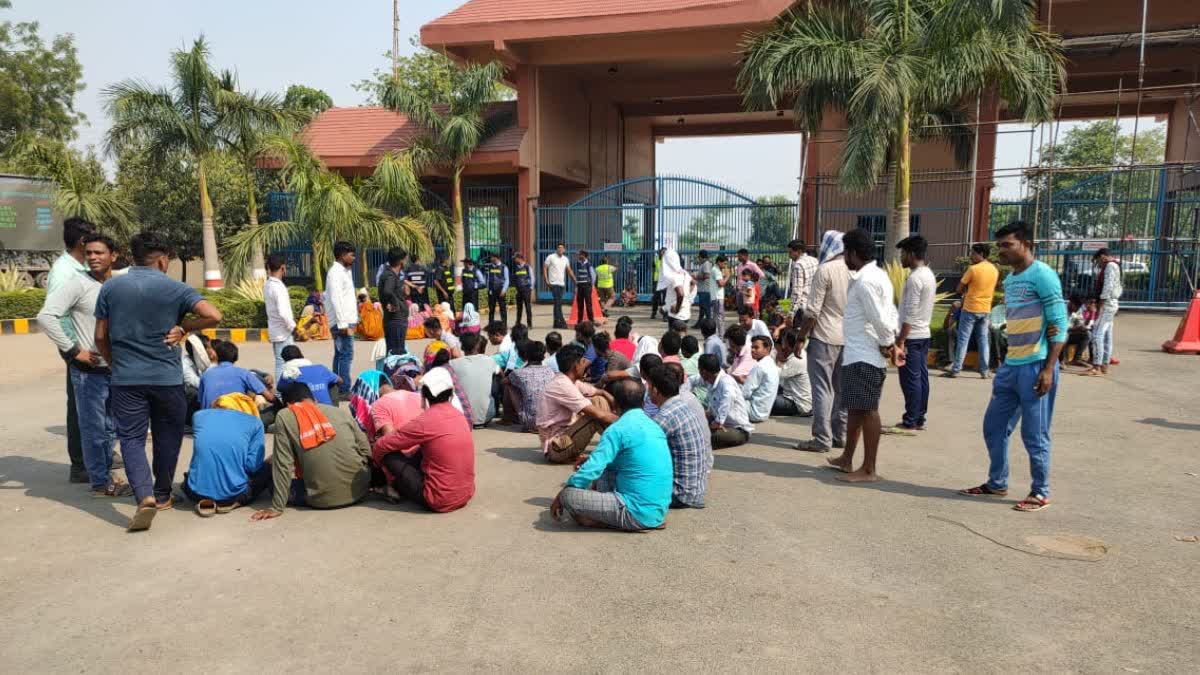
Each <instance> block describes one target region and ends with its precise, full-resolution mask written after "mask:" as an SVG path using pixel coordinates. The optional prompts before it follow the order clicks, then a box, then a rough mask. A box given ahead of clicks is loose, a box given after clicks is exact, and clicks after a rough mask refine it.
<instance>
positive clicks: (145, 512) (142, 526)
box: [127, 505, 158, 532]
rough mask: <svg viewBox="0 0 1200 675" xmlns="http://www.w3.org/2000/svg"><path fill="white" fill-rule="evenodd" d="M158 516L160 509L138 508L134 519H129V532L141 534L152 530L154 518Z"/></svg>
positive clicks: (151, 507)
mask: <svg viewBox="0 0 1200 675" xmlns="http://www.w3.org/2000/svg"><path fill="white" fill-rule="evenodd" d="M156 515H158V509H157V508H155V507H153V506H149V505H143V506H138V508H137V511H135V512H134V513H133V518H130V519H129V528H128V530H127V531H129V532H141V531H143V530H148V529H150V524H151V523H153V522H154V516H156Z"/></svg>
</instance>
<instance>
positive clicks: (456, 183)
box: [380, 62, 512, 276]
mask: <svg viewBox="0 0 1200 675" xmlns="http://www.w3.org/2000/svg"><path fill="white" fill-rule="evenodd" d="M503 78H504V66H503V65H501V64H500V63H498V62H492V63H488V64H483V65H478V64H477V65H470V66H467V67H466V68H465V69H464V70H463V71H462V73H461V75H460V77H459V78H457V79H456V82H455V90H454V91H453V92H452V93H451V95H450V102H449V103H448V104H435V103H433V102H432V101H430V100H428V99H427V98H425V97H423V96H422V95H420V93H419V92H417V91H416V90H414V89H412V88H410V87H408V86H406V85H405V84H404V83H403V82H401V81H400V80H399V79H396V78H393V79H392V80H391V81H390V82H388V84H387V86H386V87H385V88H384V91H383V95H382V96H381V97H380V98H381V101H382V103H383V105H384V106H385V107H387V108H390V109H392V110H396V111H399V112H402V113H404V114H405V115H408V116H409V117H410V118H412V119H414V120H416V121H417V122H418V123H419V124H421V125H422V126H424V127H425V128H426V129H428V130H429V134H428V135H427V136H424V137H422V138H419V139H417V141H416V142H415V143H414V144H413V146H412V148H411V149H410V150H409V153H410V155H411V157H412V162H413V166H414V167H415V168H416V170H417V171H418V172H420V171H423V170H425V169H427V168H441V169H445V170H446V171H447V172H449V174H450V195H451V206H450V212H451V227H452V229H453V233H454V261H455V276H460V275H461V263H460V261H461V260H462V259H463V258H465V257H466V256H467V249H466V236H465V231H464V228H463V203H462V175H463V170H464V169H466V167H467V162H468V161H469V160H470V158H471V154H472V153H474V152H475V149H476V148H478V147H479V146H480V145H482V144H483V143H484V141H486V140H488V139H489V138H491V137H492V136H494V135H495V134H496V133H498V132H499V131H501V130H502V129H504V128H506V127H508V126H510V125H511V124H512V119H511V117H512V116H511V114H510V113H503V112H502V113H495V114H490V115H489V114H488V104H490V103H491V102H492V101H494V100H495V98H496V92H497V90H498V85H499V84H500V83H501V82H502V81H503Z"/></svg>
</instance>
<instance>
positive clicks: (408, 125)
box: [304, 101, 525, 166]
mask: <svg viewBox="0 0 1200 675" xmlns="http://www.w3.org/2000/svg"><path fill="white" fill-rule="evenodd" d="M501 112H503V113H507V114H511V116H512V125H511V126H509V127H507V128H505V129H504V130H503V131H501V132H500V133H498V134H496V135H494V136H492V137H491V138H489V139H488V140H487V141H485V142H484V143H483V145H481V146H479V148H478V149H477V150H476V152H515V151H516V150H518V149H519V148H520V147H521V139H522V138H524V136H525V130H524V129H522V128H520V127H518V126H517V125H516V119H517V103H516V101H503V102H500V103H493V104H492V106H491V109H490V110H489V113H488V114H489V115H492V114H496V113H501ZM427 132H428V131H427V129H425V127H423V126H421V125H420V124H418V123H416V122H415V121H413V120H410V119H409V118H408V117H406V116H405V115H402V114H400V113H397V112H393V111H391V110H388V109H386V108H378V107H364V108H330V109H329V110H326V111H325V112H323V113H321V114H320V115H319V116H318V117H317V118H316V119H315V120H313V121H312V123H311V124H309V125H308V128H307V129H305V131H304V137H305V141H306V143H307V144H308V146H309V148H311V149H312V151H313V152H314V153H315V154H316V155H317V156H318V157H320V158H321V159H322V161H324V162H326V163H327V164H328V165H330V166H348V165H353V166H361V165H363V164H364V162H363V160H364V159H366V160H368V162H367V163H370V164H373V163H374V162H373V161H370V160H373V159H375V158H378V157H380V156H382V155H385V154H387V153H389V152H391V151H393V150H403V149H405V148H408V147H410V146H411V145H412V143H413V140H415V139H417V138H419V137H421V136H423V135H425V134H426V133H427Z"/></svg>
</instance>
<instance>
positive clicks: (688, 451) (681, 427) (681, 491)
mask: <svg viewBox="0 0 1200 675" xmlns="http://www.w3.org/2000/svg"><path fill="white" fill-rule="evenodd" d="M680 371H682V369H680ZM646 384H647V385H648V388H647V391H648V392H649V394H650V400H651V401H652V402H653V403H654V405H656V406H658V415H656V416H655V417H654V422H655V423H656V424H658V426H660V427H662V430H663V433H665V434H666V435H667V447H668V448H670V450H671V461H672V463H673V464H674V473H675V484H674V486H673V487H672V489H671V508H673V509H680V508H683V509H686V508H693V509H702V508H704V493H705V492H707V491H708V474H709V473H710V472H712V465H713V453H712V435H711V434H710V433H709V431H708V423H707V420H706V419H705V417H704V407H703V406H701V405H700V401H699V400H697V399H696V397H695V396H694V395H693V394H692V392H690V391H680V386H681V385H682V384H683V380H682V379H681V378H680V377H679V374H678V373H677V372H676V371H675V370H674V369H672V368H671V367H670V366H669V365H663V366H657V367H655V368H651V369H650V371H649V372H647V373H646Z"/></svg>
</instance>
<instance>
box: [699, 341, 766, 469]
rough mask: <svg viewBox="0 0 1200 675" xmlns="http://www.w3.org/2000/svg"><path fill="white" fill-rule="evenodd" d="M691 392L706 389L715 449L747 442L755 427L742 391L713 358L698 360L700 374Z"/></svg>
mask: <svg viewBox="0 0 1200 675" xmlns="http://www.w3.org/2000/svg"><path fill="white" fill-rule="evenodd" d="M691 385H692V389H693V390H695V389H701V388H704V389H707V390H708V411H707V412H708V427H709V429H711V430H712V446H713V447H714V448H733V447H736V446H739V445H745V444H746V443H749V442H750V434H752V433H754V425H752V424H750V412H749V408H748V406H747V405H746V398H745V397H744V396H743V395H742V389H741V387H740V386H739V385H738V383H737V380H735V379H733V376H732V375H730V374H729V373H726V372H725V371H723V370H722V369H721V364H720V362H719V361H718V360H717V357H716V356H713V355H712V354H705V355H703V356H701V357H700V374H699V375H697V376H695V377H693V378H692V381H691Z"/></svg>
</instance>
